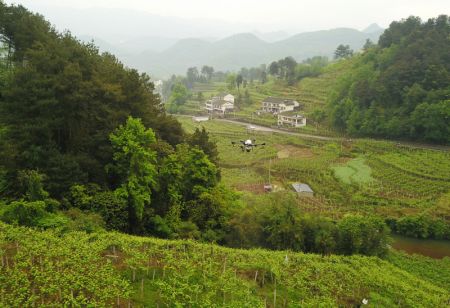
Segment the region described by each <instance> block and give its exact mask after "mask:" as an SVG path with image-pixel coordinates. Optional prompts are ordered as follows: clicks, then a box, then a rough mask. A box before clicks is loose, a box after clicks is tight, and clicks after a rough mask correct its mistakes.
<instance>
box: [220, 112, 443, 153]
mask: <svg viewBox="0 0 450 308" xmlns="http://www.w3.org/2000/svg"><path fill="white" fill-rule="evenodd" d="M216 120H219V121H223V122H228V123H234V124H237V125H242V126H252V127H254V130H256V131H263V132H274V133H280V134H285V135H291V136H299V137H303V138H310V139H317V140H331V141H333V140H334V141H339V140H342V139H345V138H341V137H325V136H317V135H311V134H303V133H296V132H291V131H287V130H284V129H277V128H271V127H266V126H260V125H255V124H251V123H247V122H241V121H237V120H229V119H216ZM352 139H353V140H357V138H352ZM375 140H377V139H375ZM391 141H392V140H391ZM392 142H395V141H392ZM397 144H399V145H401V146H405V147H409V148H415V149H426V150H439V151H450V147H449V146H445V145H435V144H422V143H415V142H408V141H397Z"/></svg>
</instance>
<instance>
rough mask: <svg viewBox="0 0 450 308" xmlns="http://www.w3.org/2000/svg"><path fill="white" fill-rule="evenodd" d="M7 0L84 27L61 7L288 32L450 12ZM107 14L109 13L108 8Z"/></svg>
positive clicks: (408, 0)
mask: <svg viewBox="0 0 450 308" xmlns="http://www.w3.org/2000/svg"><path fill="white" fill-rule="evenodd" d="M6 2H7V3H9V4H10V3H20V4H22V5H24V6H25V7H27V8H29V9H31V10H33V11H37V12H40V13H42V14H43V15H45V16H46V18H47V19H49V20H50V21H51V22H52V23H53V24H55V25H56V26H57V28H75V29H74V32H77V31H86V30H85V29H83V28H80V27H79V28H77V27H78V25H72V24H70V22H69V21H70V18H67V19H65V16H64V15H65V13H64V12H70V10H68V9H78V10H75V11H83V10H80V9H88V8H96V12H101V11H99V10H98V9H99V8H120V9H128V10H133V11H139V12H141V14H142V13H150V14H153V15H162V16H173V17H180V18H183V19H200V18H201V19H210V20H217V21H218V22H219V21H221V22H223V21H225V22H228V23H231V24H234V25H239V27H241V28H243V29H242V31H240V32H246V31H252V30H258V31H263V32H271V31H278V30H284V31H287V32H289V33H291V34H293V33H296V32H302V31H311V30H322V29H330V28H336V27H351V28H356V29H363V28H365V27H366V26H368V25H369V24H371V23H378V24H379V25H380V26H381V27H384V28H385V27H387V26H388V25H389V23H390V22H391V21H393V20H399V19H401V18H404V17H408V16H410V15H415V16H420V17H422V18H423V19H427V18H429V17H436V16H437V15H439V14H449V13H450V0H427V1H423V0H422V1H419V0H377V1H366V0H345V1H344V0H341V1H335V0H310V1H302V0H224V1H215V0H159V1H154V0H12V1H11V0H6ZM98 14H101V13H98ZM105 14H108V13H107V11H105ZM90 26H91V27H92V26H93V25H90ZM237 28H238V27H236V29H237ZM60 30H63V29H60ZM94 30H95V29H93V31H94ZM233 30H234V31H236V30H235V29H233ZM205 33H207V32H205ZM77 34H90V33H77ZM218 35H219V34H218Z"/></svg>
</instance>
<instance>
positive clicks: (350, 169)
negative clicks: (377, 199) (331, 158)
mask: <svg viewBox="0 0 450 308" xmlns="http://www.w3.org/2000/svg"><path fill="white" fill-rule="evenodd" d="M333 170H334V173H335V175H336V177H337V178H338V179H339V180H341V181H342V182H344V183H346V184H367V183H370V182H372V181H373V180H374V179H373V177H372V175H371V174H372V169H371V168H370V167H369V166H368V165H366V164H365V160H364V158H362V157H358V158H355V159H352V160H350V161H349V162H347V163H346V164H345V165H344V166H336V167H333Z"/></svg>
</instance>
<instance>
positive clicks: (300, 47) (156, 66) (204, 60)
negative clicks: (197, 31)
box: [121, 28, 382, 78]
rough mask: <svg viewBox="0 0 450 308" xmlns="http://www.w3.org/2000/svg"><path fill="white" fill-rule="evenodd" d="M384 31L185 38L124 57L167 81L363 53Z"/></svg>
mask: <svg viewBox="0 0 450 308" xmlns="http://www.w3.org/2000/svg"><path fill="white" fill-rule="evenodd" d="M381 33H382V30H378V31H375V32H372V33H364V32H362V31H358V30H355V29H349V28H338V29H332V30H323V31H314V32H305V33H300V34H297V35H294V36H291V37H289V38H287V39H284V40H280V41H276V42H272V43H270V42H267V41H264V40H262V39H260V38H258V37H257V36H256V35H255V34H252V33H240V34H235V35H232V36H229V37H226V38H224V39H221V40H217V41H213V42H211V41H206V40H203V39H183V40H179V41H178V42H176V43H175V44H174V45H173V46H171V47H169V48H167V49H166V50H164V51H163V52H159V53H157V52H154V51H150V50H149V51H145V52H143V53H141V54H139V55H129V56H125V57H123V58H121V59H122V60H123V61H124V62H125V63H126V64H127V65H129V66H132V67H135V68H137V69H139V70H142V71H145V72H147V73H149V74H151V75H152V76H155V77H159V78H166V77H168V76H170V75H171V74H184V73H185V72H186V70H187V69H188V67H191V66H198V67H200V66H202V65H210V66H213V67H214V69H215V70H222V71H235V70H239V69H240V68H242V67H251V66H259V65H260V64H264V63H265V64H268V63H270V62H272V61H274V60H278V59H280V58H283V57H286V56H292V57H294V58H295V59H296V60H297V61H301V60H304V59H307V58H309V57H313V56H328V57H330V58H331V57H332V56H333V53H334V51H335V49H336V47H337V46H338V45H339V44H346V45H347V44H348V45H350V47H351V48H352V49H354V50H359V49H361V48H362V46H363V45H364V43H365V41H366V39H371V40H372V41H374V42H377V41H378V38H379V36H380V35H381Z"/></svg>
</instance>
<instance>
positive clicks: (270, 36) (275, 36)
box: [252, 30, 289, 43]
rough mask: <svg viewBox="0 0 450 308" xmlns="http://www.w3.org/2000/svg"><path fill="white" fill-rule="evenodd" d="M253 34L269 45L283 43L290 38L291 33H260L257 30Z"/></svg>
mask: <svg viewBox="0 0 450 308" xmlns="http://www.w3.org/2000/svg"><path fill="white" fill-rule="evenodd" d="M252 33H253V34H254V35H256V36H257V37H258V38H260V39H262V40H263V41H266V42H269V43H273V42H276V41H281V40H284V39H287V38H288V37H289V33H287V32H286V31H275V32H260V31H256V30H255V31H253V32H252Z"/></svg>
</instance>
